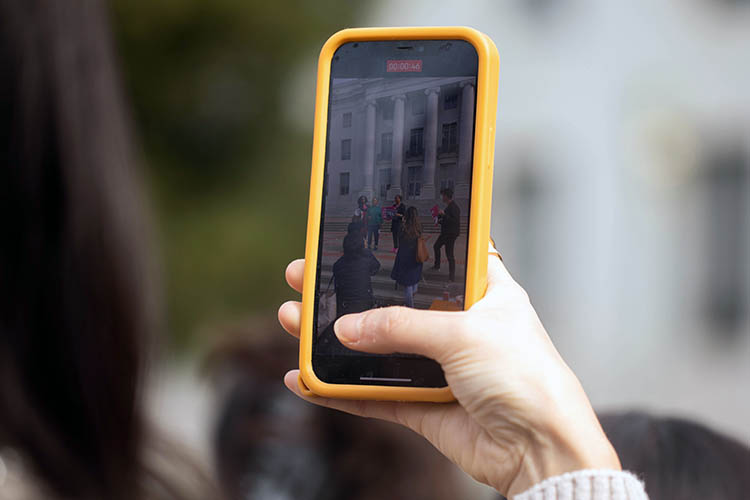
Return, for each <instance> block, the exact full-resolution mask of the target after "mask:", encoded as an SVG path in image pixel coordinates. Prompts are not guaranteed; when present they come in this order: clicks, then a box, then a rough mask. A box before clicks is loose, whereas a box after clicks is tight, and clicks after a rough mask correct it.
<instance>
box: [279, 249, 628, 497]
mask: <svg viewBox="0 0 750 500" xmlns="http://www.w3.org/2000/svg"><path fill="white" fill-rule="evenodd" d="M488 264H489V265H488V289H487V293H486V295H485V296H484V298H482V300H480V301H478V302H477V303H476V304H474V305H473V306H472V307H471V309H469V310H468V311H462V312H441V311H425V310H418V309H409V308H405V307H388V308H379V309H372V310H369V311H366V312H363V313H359V314H351V315H346V316H343V317H342V318H340V319H339V320H338V321H337V322H336V324H335V325H334V330H335V332H336V335H337V337H338V338H339V340H340V341H341V342H342V343H343V344H344V345H345V346H347V347H349V348H351V349H355V350H359V351H365V352H372V353H391V352H408V353H416V354H422V355H424V356H427V357H430V358H432V359H434V360H436V361H437V362H439V363H440V365H441V366H442V368H443V371H444V372H445V378H446V380H447V381H448V384H449V386H450V388H451V391H452V392H453V394H454V396H455V397H456V400H457V401H456V402H455V403H452V404H439V403H405V402H382V401H348V400H337V399H329V398H321V397H306V396H303V395H302V394H301V392H300V389H299V386H298V374H299V371H298V370H292V371H290V372H289V373H287V374H286V376H285V378H284V382H285V384H286V385H287V387H289V389H291V390H292V391H294V392H295V393H296V394H297V395H298V396H300V397H301V398H303V399H306V400H307V401H310V402H311V403H315V404H318V405H322V406H327V407H330V408H335V409H338V410H342V411H345V412H348V413H352V414H355V415H360V416H363V417H373V418H379V419H383V420H388V421H391V422H396V423H399V424H402V425H405V426H407V427H409V428H411V429H412V430H414V431H415V432H418V433H419V434H421V435H423V436H424V437H425V438H426V439H428V440H429V441H430V442H431V443H432V444H433V445H434V446H435V447H436V448H437V449H439V450H440V451H441V452H442V453H443V454H444V455H445V456H447V457H448V458H449V459H451V460H452V461H453V462H454V463H456V464H457V465H458V466H459V467H461V468H462V469H463V470H464V471H465V472H467V473H468V474H470V475H471V476H473V477H474V478H475V479H477V480H478V481H481V482H483V483H486V484H488V485H490V486H492V487H494V488H495V489H497V490H498V491H499V492H501V493H502V494H504V495H505V496H508V497H511V496H512V495H515V494H518V493H521V492H523V491H524V490H526V489H528V488H529V487H531V486H532V485H534V484H536V483H538V482H540V481H542V480H543V479H545V478H547V477H551V476H555V475H559V474H562V473H564V472H570V471H575V470H581V469H615V470H619V469H620V462H619V459H618V458H617V454H616V453H615V451H614V449H613V448H612V445H611V444H610V443H609V441H608V440H607V438H606V436H605V435H604V432H603V431H602V429H601V426H600V425H599V422H598V420H597V418H596V416H595V414H594V412H593V410H592V408H591V405H590V403H589V401H588V398H587V397H586V394H585V393H584V391H583V388H582V387H581V385H580V383H579V382H578V379H577V378H576V377H575V375H574V374H573V372H572V371H571V370H570V368H568V366H567V365H566V364H565V362H564V361H563V360H562V358H561V357H560V355H559V354H558V352H557V350H556V349H555V347H554V346H553V345H552V342H551V341H550V339H549V337H548V336H547V333H546V331H545V330H544V327H543V326H542V324H541V322H540V321H539V318H538V317H537V315H536V312H535V311H534V309H533V307H532V306H531V304H530V303H529V299H528V297H527V295H526V293H525V292H524V290H523V289H522V288H521V287H520V286H519V285H518V284H517V283H516V282H515V281H514V280H513V279H512V278H511V276H510V275H509V274H508V272H507V270H506V269H505V266H504V265H503V263H502V261H501V260H500V259H499V258H497V257H496V256H494V255H490V257H489V263H488ZM303 270H304V260H296V261H294V262H292V263H291V264H290V265H289V266H288V267H287V270H286V277H287V281H288V282H289V284H290V285H291V287H292V288H294V289H295V290H297V291H301V290H302V276H303ZM300 313H301V304H300V303H299V302H287V303H285V304H283V305H282V306H281V308H280V309H279V321H280V322H281V324H282V326H283V327H284V328H285V329H286V330H287V331H288V332H289V333H291V334H292V335H294V336H299V328H300Z"/></svg>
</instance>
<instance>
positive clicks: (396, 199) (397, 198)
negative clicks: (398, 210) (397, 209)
mask: <svg viewBox="0 0 750 500" xmlns="http://www.w3.org/2000/svg"><path fill="white" fill-rule="evenodd" d="M393 201H394V202H395V203H396V205H400V204H401V195H400V194H397V195H396V197H395V198H394V199H393Z"/></svg>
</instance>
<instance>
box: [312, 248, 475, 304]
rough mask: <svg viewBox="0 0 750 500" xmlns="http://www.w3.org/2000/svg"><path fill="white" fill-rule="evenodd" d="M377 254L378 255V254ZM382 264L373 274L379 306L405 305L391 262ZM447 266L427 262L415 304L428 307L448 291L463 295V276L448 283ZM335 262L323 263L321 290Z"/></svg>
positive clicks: (325, 285)
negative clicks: (436, 267) (437, 265)
mask: <svg viewBox="0 0 750 500" xmlns="http://www.w3.org/2000/svg"><path fill="white" fill-rule="evenodd" d="M376 256H377V255H376ZM381 264H384V265H383V267H381V268H380V271H378V273H377V274H376V275H375V276H373V277H372V278H370V279H371V281H372V291H373V294H374V295H375V301H376V303H377V305H378V306H380V307H385V306H391V305H403V304H404V288H403V287H402V286H399V287H398V289H396V288H395V283H396V282H395V281H393V280H392V279H391V265H390V264H391V262H388V263H387V264H386V262H384V261H383V260H381ZM445 265H446V268H443V269H441V270H440V271H435V270H433V269H431V266H432V263H431V262H426V263H425V264H424V267H423V270H422V281H420V283H419V290H418V291H417V293H416V295H415V296H414V306H415V307H417V308H420V309H427V308H429V307H430V305H431V304H432V301H433V300H434V299H436V298H441V297H443V294H444V293H445V292H446V291H448V293H449V294H450V296H452V297H453V296H456V295H463V291H462V287H463V282H464V277H463V276H456V282H455V283H448V269H447V263H446V264H445ZM332 268H333V264H330V263H323V264H322V266H321V270H320V286H321V291H323V290H325V289H326V287H327V286H328V283H329V282H330V281H331V276H332V275H333V270H332Z"/></svg>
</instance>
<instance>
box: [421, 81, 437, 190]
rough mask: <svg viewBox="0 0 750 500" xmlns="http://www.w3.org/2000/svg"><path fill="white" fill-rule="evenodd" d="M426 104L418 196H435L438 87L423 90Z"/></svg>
mask: <svg viewBox="0 0 750 500" xmlns="http://www.w3.org/2000/svg"><path fill="white" fill-rule="evenodd" d="M424 93H425V94H427V105H426V106H425V117H424V170H423V173H424V176H423V177H422V193H421V195H420V198H422V199H426V200H429V199H432V198H435V167H436V165H437V126H438V94H439V93H440V87H434V88H431V89H427V90H425V91H424Z"/></svg>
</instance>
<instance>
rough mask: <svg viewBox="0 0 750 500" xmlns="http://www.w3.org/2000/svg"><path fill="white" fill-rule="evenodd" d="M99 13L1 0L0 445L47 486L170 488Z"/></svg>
mask: <svg viewBox="0 0 750 500" xmlns="http://www.w3.org/2000/svg"><path fill="white" fill-rule="evenodd" d="M105 10H106V9H105V8H104V3H103V2H102V1H98V0H74V1H71V2H65V3H59V2H56V1H54V0H0V68H1V69H2V75H3V76H2V78H0V225H2V228H3V233H4V234H3V238H0V283H1V284H2V285H0V449H2V448H3V447H5V446H8V447H12V448H14V449H15V450H16V451H17V452H18V453H19V455H20V456H21V457H22V458H23V461H24V463H25V465H26V466H27V468H29V469H31V471H32V473H33V474H34V475H35V476H36V477H37V478H39V479H41V480H42V482H43V483H45V484H46V487H45V489H48V490H50V491H51V494H53V495H54V496H58V497H65V498H81V499H89V498H97V499H98V498H112V499H121V498H122V499H125V498H142V497H143V496H144V495H145V492H146V491H150V490H151V489H154V488H160V489H164V488H167V490H169V491H172V493H173V494H174V496H177V497H179V496H181V495H180V494H179V489H177V490H175V489H174V488H171V487H170V486H168V483H170V481H169V480H168V481H165V482H162V481H161V479H162V477H160V475H159V473H157V472H156V471H155V470H152V469H150V467H149V466H148V465H147V464H146V462H147V459H146V458H145V457H144V450H143V445H144V443H145V442H146V440H145V439H144V435H145V424H144V422H143V420H144V419H143V417H142V408H141V402H140V397H139V396H140V392H141V387H140V380H141V377H140V375H141V371H142V368H143V366H144V364H145V361H146V360H145V357H146V353H147V352H148V351H149V349H148V344H149V343H150V339H151V338H153V334H154V333H155V330H156V327H157V319H158V314H157V311H158V307H157V303H158V300H157V297H156V295H157V294H156V293H155V290H156V289H157V288H158V287H157V286H155V285H157V283H154V276H156V274H157V273H156V272H155V268H154V266H152V265H151V261H150V253H149V252H148V251H147V248H146V246H147V245H146V242H147V240H148V236H149V228H148V225H147V224H146V223H145V218H144V216H143V214H142V213H141V211H142V208H143V207H142V205H143V202H142V199H141V198H140V197H139V186H138V182H137V179H136V177H137V176H136V174H135V172H134V169H133V164H134V162H133V155H132V153H131V145H130V137H129V133H128V127H127V121H128V120H127V119H126V116H125V113H124V107H123V105H122V101H121V95H120V91H119V85H118V82H117V74H116V70H115V67H114V63H113V56H112V44H111V40H110V35H109V30H108V24H107V13H106V11H105ZM158 446H160V444H159V442H158V440H152V441H151V443H150V447H151V449H152V450H154V449H155V448H156V447H158ZM148 460H150V458H149V459H148ZM173 463H174V462H173Z"/></svg>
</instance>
